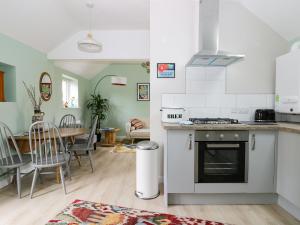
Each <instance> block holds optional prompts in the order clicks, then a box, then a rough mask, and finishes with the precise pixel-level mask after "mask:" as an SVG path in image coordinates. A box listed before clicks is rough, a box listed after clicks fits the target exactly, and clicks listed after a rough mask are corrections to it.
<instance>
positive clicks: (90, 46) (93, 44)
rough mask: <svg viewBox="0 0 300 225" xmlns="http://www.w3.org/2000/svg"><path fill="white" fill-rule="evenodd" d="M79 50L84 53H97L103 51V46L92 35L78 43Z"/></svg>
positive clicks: (89, 34)
mask: <svg viewBox="0 0 300 225" xmlns="http://www.w3.org/2000/svg"><path fill="white" fill-rule="evenodd" d="M78 49H79V50H80V51H83V52H90V53H97V52H101V51H102V45H101V43H99V42H98V41H96V40H95V39H94V38H93V35H92V34H91V33H88V35H87V37H86V38H84V39H82V40H80V41H78Z"/></svg>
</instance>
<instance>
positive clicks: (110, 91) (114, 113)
mask: <svg viewBox="0 0 300 225" xmlns="http://www.w3.org/2000/svg"><path fill="white" fill-rule="evenodd" d="M107 74H115V75H118V76H123V77H127V85H126V86H113V85H111V78H110V77H107V78H105V79H104V80H103V81H102V82H101V84H100V85H99V86H98V89H97V90H98V92H99V93H100V94H101V95H102V96H103V97H105V98H107V99H109V101H110V106H111V110H110V112H109V116H108V118H107V120H106V121H104V122H103V126H102V127H104V126H107V127H118V128H121V131H120V132H119V133H118V136H125V123H126V122H127V121H128V120H129V119H130V118H132V117H137V118H139V117H140V118H149V115H150V102H149V101H147V102H142V101H137V93H136V86H137V83H149V80H150V77H149V74H148V73H147V72H146V69H145V68H143V67H142V66H141V65H140V63H138V64H112V65H110V66H108V67H106V68H105V69H104V70H103V71H102V72H101V73H100V74H99V75H97V76H96V77H95V78H94V79H92V80H91V91H92V90H93V89H94V86H95V84H96V83H97V81H98V80H99V79H100V78H101V77H103V76H104V75H107Z"/></svg>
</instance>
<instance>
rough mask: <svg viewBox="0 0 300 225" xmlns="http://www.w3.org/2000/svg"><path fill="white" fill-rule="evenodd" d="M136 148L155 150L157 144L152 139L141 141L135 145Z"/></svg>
mask: <svg viewBox="0 0 300 225" xmlns="http://www.w3.org/2000/svg"><path fill="white" fill-rule="evenodd" d="M136 147H137V149H138V150H155V149H158V148H159V146H158V144H157V143H156V142H154V141H141V142H139V143H137V145H136Z"/></svg>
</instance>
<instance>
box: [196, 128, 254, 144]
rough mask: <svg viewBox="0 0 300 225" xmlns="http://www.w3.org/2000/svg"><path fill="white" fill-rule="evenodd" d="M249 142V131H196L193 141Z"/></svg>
mask: <svg viewBox="0 0 300 225" xmlns="http://www.w3.org/2000/svg"><path fill="white" fill-rule="evenodd" d="M248 140H249V131H239V130H237V131H231V130H230V131H228V130H224V131H222V130H218V131H196V133H195V141H242V142H247V141H248Z"/></svg>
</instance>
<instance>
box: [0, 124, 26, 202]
mask: <svg viewBox="0 0 300 225" xmlns="http://www.w3.org/2000/svg"><path fill="white" fill-rule="evenodd" d="M30 161H31V158H30V155H23V156H22V155H21V153H20V150H19V148H18V145H17V143H16V141H15V138H14V136H13V134H12V132H11V130H10V129H9V128H8V126H7V125H6V124H4V123H2V122H0V169H5V170H8V174H11V172H13V174H14V175H16V181H17V191H18V196H19V198H21V169H20V168H21V166H24V165H25V164H27V163H29V162H30Z"/></svg>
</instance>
